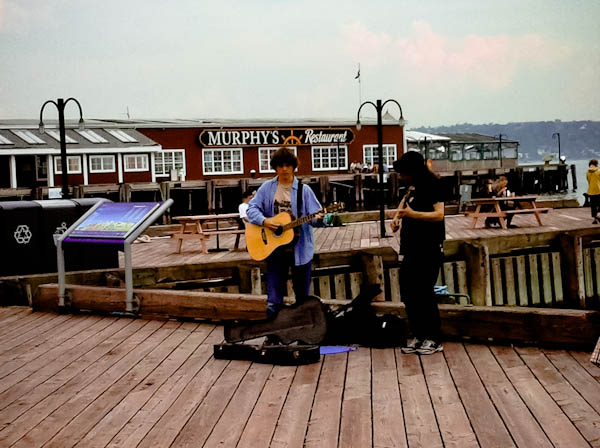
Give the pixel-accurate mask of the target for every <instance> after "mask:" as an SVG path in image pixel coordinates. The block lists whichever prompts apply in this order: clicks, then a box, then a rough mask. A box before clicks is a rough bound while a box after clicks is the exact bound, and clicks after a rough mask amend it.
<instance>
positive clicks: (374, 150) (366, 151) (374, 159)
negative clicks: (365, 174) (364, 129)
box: [363, 145, 397, 168]
mask: <svg viewBox="0 0 600 448" xmlns="http://www.w3.org/2000/svg"><path fill="white" fill-rule="evenodd" d="M382 148H383V163H384V165H387V166H388V168H390V167H391V166H392V165H393V163H394V161H395V160H396V158H397V156H396V145H382ZM377 163H379V146H378V145H364V146H363V164H364V165H370V166H371V167H373V166H374V165H375V164H377Z"/></svg>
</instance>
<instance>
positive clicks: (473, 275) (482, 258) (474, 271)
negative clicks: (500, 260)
mask: <svg viewBox="0 0 600 448" xmlns="http://www.w3.org/2000/svg"><path fill="white" fill-rule="evenodd" d="M462 247H463V250H464V254H465V260H466V262H467V272H468V278H469V291H470V294H471V302H472V303H473V305H478V306H492V286H491V278H490V253H489V249H488V247H487V245H485V244H481V243H478V242H474V243H468V242H465V243H464V244H463V246H462Z"/></svg>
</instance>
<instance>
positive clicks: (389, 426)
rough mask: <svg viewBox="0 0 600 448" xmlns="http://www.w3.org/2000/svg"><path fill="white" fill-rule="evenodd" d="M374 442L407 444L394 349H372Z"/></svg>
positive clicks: (388, 444) (395, 445)
mask: <svg viewBox="0 0 600 448" xmlns="http://www.w3.org/2000/svg"><path fill="white" fill-rule="evenodd" d="M371 362H372V369H373V373H372V375H373V381H372V388H373V392H372V393H373V399H372V401H373V405H372V406H373V446H376V447H390V448H392V447H402V448H406V447H407V446H408V442H407V440H406V431H405V430H404V425H401V424H398V422H403V421H404V415H403V412H402V402H401V400H400V389H399V388H398V376H397V373H396V372H397V368H396V359H395V356H394V351H393V350H389V349H387V350H381V349H371Z"/></svg>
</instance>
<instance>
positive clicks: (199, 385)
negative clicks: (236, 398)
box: [124, 357, 249, 447]
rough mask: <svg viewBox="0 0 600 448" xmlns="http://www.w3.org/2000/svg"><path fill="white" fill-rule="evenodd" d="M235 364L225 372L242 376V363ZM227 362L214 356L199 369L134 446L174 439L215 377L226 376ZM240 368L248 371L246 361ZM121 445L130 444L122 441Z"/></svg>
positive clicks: (166, 442)
mask: <svg viewBox="0 0 600 448" xmlns="http://www.w3.org/2000/svg"><path fill="white" fill-rule="evenodd" d="M235 364H236V365H235V366H233V368H232V370H234V371H236V372H233V373H227V375H234V376H235V375H237V376H238V377H239V378H241V376H242V375H243V372H239V371H237V370H238V369H239V368H240V367H241V363H235ZM228 365H229V361H225V360H221V359H214V358H212V357H211V358H210V359H209V361H208V362H207V363H206V364H205V365H204V367H203V368H202V369H201V370H200V372H198V373H197V374H196V375H195V376H194V378H193V379H192V380H191V381H190V382H189V383H188V384H187V385H186V386H185V388H184V389H183V392H182V393H181V394H180V395H179V396H178V397H177V399H176V400H175V402H174V403H173V405H172V406H171V407H169V409H168V410H167V412H165V413H164V414H163V415H162V416H161V417H160V419H159V421H158V422H157V423H156V424H155V425H154V426H153V427H152V429H151V430H150V431H149V432H148V433H147V434H146V435H144V438H143V439H142V441H141V442H140V443H139V445H137V446H140V447H157V446H170V445H171V444H172V443H173V441H174V440H175V439H176V438H177V435H178V434H179V433H180V431H181V430H182V428H183V427H184V426H185V424H186V423H187V422H188V420H189V419H190V417H191V416H192V415H194V412H195V411H196V409H197V408H198V406H200V404H201V403H203V400H204V398H205V397H206V395H207V393H208V392H209V391H210V390H211V388H212V387H213V385H214V384H215V382H216V381H217V379H219V378H221V376H227V375H226V374H225V373H224V372H225V368H226V367H227V366H228ZM243 367H244V368H245V369H246V370H247V369H248V367H249V366H248V364H244V366H243ZM228 370H229V369H228ZM223 381H229V382H233V381H234V378H233V377H231V378H228V379H225V380H223ZM218 387H219V388H221V389H220V390H223V389H222V387H223V383H221V384H220V385H219V386H218ZM213 396H214V394H213ZM224 398H227V397H224ZM215 399H217V400H219V399H220V398H219V397H216V398H215ZM227 399H228V398H227ZM224 406H225V404H223V407H224ZM219 415H220V413H219ZM196 418H198V417H196ZM209 418H213V416H209ZM213 425H214V423H213ZM211 428H212V426H211ZM124 446H130V445H126V444H124Z"/></svg>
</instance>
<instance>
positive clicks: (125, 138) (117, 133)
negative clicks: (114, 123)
mask: <svg viewBox="0 0 600 448" xmlns="http://www.w3.org/2000/svg"><path fill="white" fill-rule="evenodd" d="M105 131H106V132H108V133H109V134H110V135H112V136H113V137H114V138H116V139H117V140H119V141H120V142H122V143H137V140H136V139H135V138H133V137H132V136H131V135H129V134H128V133H127V132H125V131H122V130H121V129H105Z"/></svg>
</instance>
